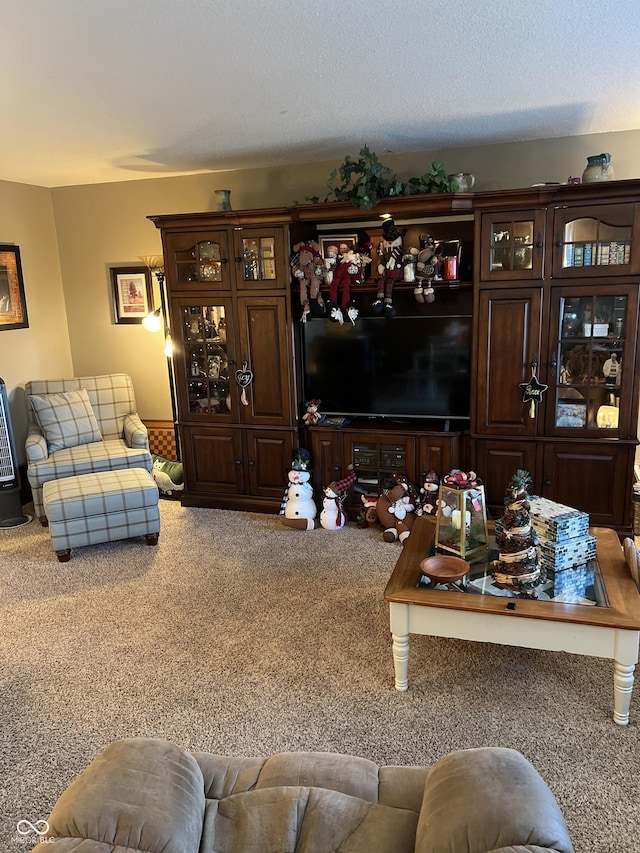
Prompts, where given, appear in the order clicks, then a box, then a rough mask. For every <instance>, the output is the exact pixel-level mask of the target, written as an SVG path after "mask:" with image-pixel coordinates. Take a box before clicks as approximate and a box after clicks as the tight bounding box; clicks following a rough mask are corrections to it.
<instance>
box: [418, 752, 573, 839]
mask: <svg viewBox="0 0 640 853" xmlns="http://www.w3.org/2000/svg"><path fill="white" fill-rule="evenodd" d="M539 848H542V849H544V850H555V851H559V853H573V847H572V845H571V841H570V839H569V833H568V830H567V825H566V823H565V820H564V817H563V816H562V813H561V811H560V807H559V806H558V804H557V802H556V800H555V797H554V796H553V794H552V793H551V790H550V788H549V787H548V785H547V783H546V782H545V781H544V779H543V778H542V776H540V774H539V773H538V771H537V770H536V769H535V767H533V765H531V764H530V763H529V762H528V761H527V759H526V758H525V757H524V755H522V754H521V753H519V752H518V751H517V750H515V749H507V748H504V747H482V748H478V749H461V750H458V751H456V752H451V753H449V754H448V755H446V756H445V757H444V758H441V759H440V761H438V762H437V763H436V764H435V765H434V766H433V768H432V769H431V772H430V773H429V775H428V777H427V782H426V785H425V789H424V799H423V801H422V811H421V812H420V820H419V822H418V832H417V834H416V848H415V849H416V853H451V851H452V850H456V851H457V850H460V851H469V853H487V851H499V850H502V849H506V850H509V851H511V850H527V851H534V850H538V849H539Z"/></svg>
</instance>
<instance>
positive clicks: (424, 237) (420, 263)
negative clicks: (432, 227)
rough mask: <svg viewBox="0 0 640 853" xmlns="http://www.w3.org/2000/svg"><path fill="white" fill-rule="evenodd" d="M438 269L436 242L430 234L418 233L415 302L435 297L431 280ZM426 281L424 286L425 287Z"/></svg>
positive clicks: (427, 300) (431, 299)
mask: <svg viewBox="0 0 640 853" xmlns="http://www.w3.org/2000/svg"><path fill="white" fill-rule="evenodd" d="M437 271H438V256H437V255H436V242H435V240H434V239H433V237H432V236H431V234H421V235H420V251H419V252H418V257H417V263H416V286H415V288H414V291H413V295H414V296H415V299H416V302H421V303H423V302H433V301H434V299H435V298H436V294H435V290H434V289H433V286H432V284H431V282H432V281H433V279H434V277H435V275H436V273H437ZM425 281H426V283H427V284H426V287H425V284H424V283H425Z"/></svg>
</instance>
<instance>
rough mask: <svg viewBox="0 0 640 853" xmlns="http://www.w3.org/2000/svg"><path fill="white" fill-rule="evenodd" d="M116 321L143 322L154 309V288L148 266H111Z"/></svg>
mask: <svg viewBox="0 0 640 853" xmlns="http://www.w3.org/2000/svg"><path fill="white" fill-rule="evenodd" d="M111 286H112V290H113V315H114V322H115V323H142V321H143V320H144V318H145V317H146V316H147V314H148V313H149V312H150V311H153V288H152V285H151V273H150V272H149V269H148V267H111Z"/></svg>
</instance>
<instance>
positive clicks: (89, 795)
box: [48, 738, 205, 853]
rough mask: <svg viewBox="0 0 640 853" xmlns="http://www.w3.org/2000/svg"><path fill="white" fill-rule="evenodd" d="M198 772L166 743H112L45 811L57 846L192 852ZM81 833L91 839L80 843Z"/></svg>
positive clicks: (198, 808) (197, 830) (196, 835)
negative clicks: (48, 809)
mask: <svg viewBox="0 0 640 853" xmlns="http://www.w3.org/2000/svg"><path fill="white" fill-rule="evenodd" d="M204 806H205V801H204V793H203V783H202V773H201V772H200V768H199V767H198V764H197V762H196V761H195V759H194V758H192V756H190V755H189V754H188V753H186V752H183V751H182V750H181V749H179V748H178V747H177V746H173V745H172V744H170V743H167V742H166V741H160V740H156V739H148V740H147V739H145V738H131V739H129V740H126V741H116V742H115V743H112V744H111V745H110V746H109V747H107V749H105V751H104V752H103V753H102V754H101V755H99V756H98V757H97V758H96V759H94V761H93V762H92V763H91V765H90V766H89V767H88V768H87V769H86V770H85V771H84V773H83V774H82V775H81V776H79V777H78V778H77V779H76V780H75V781H74V782H72V784H71V785H70V786H69V788H67V790H66V791H65V792H64V793H63V794H62V796H61V797H60V799H59V800H58V802H57V803H56V805H55V808H54V809H53V811H52V812H51V816H50V817H49V834H50V835H51V836H54V837H56V836H57V838H58V839H59V840H57V841H55V842H51V843H50V844H49V845H48V847H51V848H52V849H53V850H56V851H63V850H69V851H71V850H87V851H88V850H91V851H103V850H104V851H105V853H106V851H109V853H110V852H111V851H113V850H114V849H115V850H122V851H125V850H127V851H129V850H140V851H148V853H198V851H199V850H200V835H201V832H202V821H203V818H204ZM82 839H92V840H90V841H84V842H83V841H82Z"/></svg>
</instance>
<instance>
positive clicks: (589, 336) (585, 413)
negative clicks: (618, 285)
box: [549, 288, 633, 435]
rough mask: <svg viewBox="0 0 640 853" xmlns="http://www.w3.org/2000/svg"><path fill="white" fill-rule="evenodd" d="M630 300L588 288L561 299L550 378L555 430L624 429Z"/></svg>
mask: <svg viewBox="0 0 640 853" xmlns="http://www.w3.org/2000/svg"><path fill="white" fill-rule="evenodd" d="M629 299H630V296H629V295H625V294H623V293H617V294H612V295H606V296H600V295H595V294H593V293H589V292H587V291H585V289H584V288H580V292H579V293H576V295H571V296H569V295H560V296H559V303H558V308H559V315H558V316H559V323H558V330H559V335H558V342H557V348H556V349H555V350H554V351H553V352H552V354H551V375H550V377H549V378H550V388H549V391H550V392H551V393H553V390H555V402H554V406H553V407H552V417H553V422H552V428H553V429H554V430H582V431H587V432H588V433H589V434H592V435H593V434H595V433H594V432H593V431H595V430H600V431H611V430H617V429H618V428H619V427H620V426H621V417H620V412H621V408H620V407H621V399H623V398H622V382H623V371H624V367H625V346H626V343H627V342H626V339H625V329H626V326H627V316H628V312H629V310H630V306H629ZM632 367H633V366H632V365H631V368H632ZM553 382H555V387H554V386H553V385H551V383H553ZM627 384H628V383H627ZM623 407H624V401H623ZM627 408H628V407H627Z"/></svg>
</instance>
